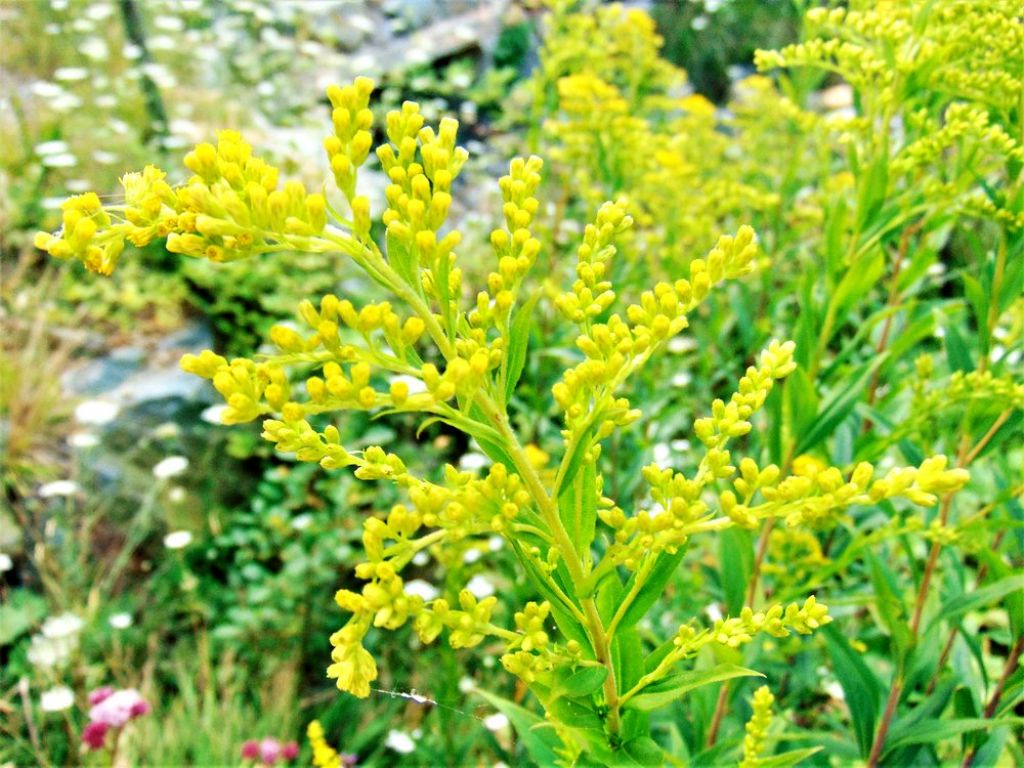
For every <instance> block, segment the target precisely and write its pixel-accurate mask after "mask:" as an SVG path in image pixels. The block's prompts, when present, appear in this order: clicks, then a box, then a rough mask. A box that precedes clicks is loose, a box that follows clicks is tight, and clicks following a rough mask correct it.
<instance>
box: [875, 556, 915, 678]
mask: <svg viewBox="0 0 1024 768" xmlns="http://www.w3.org/2000/svg"><path fill="white" fill-rule="evenodd" d="M865 557H866V559H867V561H868V565H869V567H870V568H871V584H872V586H873V587H874V588H875V606H876V607H877V608H878V615H879V616H880V617H881V619H882V623H883V624H884V625H885V628H886V629H888V630H889V634H890V636H891V637H892V640H893V644H894V645H895V647H896V657H897V665H898V666H902V664H903V662H904V660H905V658H906V652H907V650H908V649H909V647H910V644H911V640H912V636H911V632H910V626H909V625H908V624H907V622H906V620H905V613H906V610H905V606H904V604H903V598H902V596H901V595H900V593H899V591H898V589H897V586H896V577H895V576H894V575H893V573H892V571H890V570H889V569H888V568H887V567H886V566H885V564H884V563H882V561H881V560H879V559H878V558H877V557H875V555H874V554H873V553H872V552H870V551H869V552H867V553H866V555H865Z"/></svg>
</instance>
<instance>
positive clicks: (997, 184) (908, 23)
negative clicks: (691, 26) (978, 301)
mask: <svg viewBox="0 0 1024 768" xmlns="http://www.w3.org/2000/svg"><path fill="white" fill-rule="evenodd" d="M1019 22H1020V8H1019V4H1017V3H1014V2H1012V0H980V1H979V2H972V3H966V4H957V5H953V6H950V5H943V4H940V5H936V4H934V3H930V2H925V1H924V0H913V1H912V2H881V3H851V4H850V8H833V9H827V8H820V7H819V8H812V9H811V10H809V11H808V12H807V14H806V16H805V25H806V33H807V37H808V39H806V40H804V41H803V42H799V43H795V44H793V45H789V46H786V47H784V48H782V49H781V50H779V51H758V52H757V54H756V56H755V63H756V64H757V66H758V67H759V68H760V69H762V70H766V69H772V68H776V67H813V68H816V69H820V70H823V71H827V72H830V73H836V74H838V75H840V76H841V77H842V78H843V79H844V80H846V81H847V82H848V83H849V84H850V85H851V86H853V88H854V89H855V91H856V92H857V97H856V103H857V106H858V115H857V117H856V118H853V119H847V120H840V121H833V127H835V128H837V129H839V130H840V131H841V134H840V140H841V141H842V142H843V143H845V144H847V145H848V148H847V151H848V153H849V155H850V157H851V159H850V161H849V162H850V165H851V167H853V168H858V169H862V170H861V171H860V176H861V183H862V185H863V191H862V192H861V195H860V199H861V201H862V202H863V201H864V200H870V196H873V195H876V194H878V192H879V191H880V192H886V191H888V192H889V193H890V194H900V195H902V196H904V197H905V198H906V200H905V202H903V203H902V204H901V205H902V206H903V207H905V208H907V209H908V210H909V209H911V208H912V207H915V206H916V207H917V208H919V209H920V208H921V200H920V193H922V192H923V194H924V198H925V200H927V201H928V202H929V203H930V206H929V208H928V209H927V210H926V211H925V213H927V214H928V215H934V216H936V217H938V218H940V219H941V220H943V221H945V220H947V219H948V216H949V211H950V209H951V208H952V209H954V210H955V211H957V212H959V213H966V214H968V215H972V216H977V217H980V218H985V219H992V220H995V221H997V222H998V223H999V224H1000V225H1002V226H1005V227H1008V228H1011V229H1019V228H1021V227H1024V210H1022V209H1021V205H1020V188H1021V183H1022V180H1021V178H1020V174H1019V173H1017V172H1016V171H1015V170H1014V168H1016V167H1017V166H1019V164H1020V162H1021V157H1022V152H1024V147H1022V146H1021V144H1020V135H1021V133H1020V127H1021V119H1022V118H1021V113H1020V106H1019V101H1020V93H1021V91H1022V90H1024V73H1022V72H1021V69H1020V67H1019V66H1017V65H1016V64H1015V63H1014V62H1019V60H1020V50H1021V49H1022V47H1024V32H1022V31H1021V25H1020V23H1019ZM880 125H881V126H885V127H884V128H882V129H880ZM897 127H898V130H895V129H896V128H897ZM881 170H884V171H885V174H886V177H887V178H886V181H887V183H886V184H885V186H884V187H881V186H880V185H879V184H878V182H879V179H880V178H882V177H881V176H880V172H881ZM980 179H981V180H984V183H979V180H980ZM876 188H877V189H876Z"/></svg>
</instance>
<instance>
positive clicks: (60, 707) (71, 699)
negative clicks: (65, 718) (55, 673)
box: [39, 685, 75, 712]
mask: <svg viewBox="0 0 1024 768" xmlns="http://www.w3.org/2000/svg"><path fill="white" fill-rule="evenodd" d="M74 704H75V694H74V692H73V691H72V690H71V689H70V688H68V687H67V686H66V685H58V686H55V687H53V688H51V689H50V690H48V691H43V693H42V695H40V697H39V708H40V709H41V710H43V712H63V711H64V710H65V709H71V707H72V706H74Z"/></svg>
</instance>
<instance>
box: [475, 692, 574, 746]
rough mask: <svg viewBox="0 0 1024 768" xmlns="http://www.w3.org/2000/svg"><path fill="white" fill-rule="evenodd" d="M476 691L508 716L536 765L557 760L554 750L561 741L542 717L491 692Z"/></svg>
mask: <svg viewBox="0 0 1024 768" xmlns="http://www.w3.org/2000/svg"><path fill="white" fill-rule="evenodd" d="M476 693H477V694H478V695H479V696H482V697H483V698H484V699H486V700H487V702H488V703H489V704H491V705H492V706H493V707H494V708H495V709H497V710H498V711H499V712H501V714H503V715H505V717H507V718H508V721H509V722H510V723H512V727H513V728H515V730H516V733H517V734H518V735H519V740H520V741H521V742H522V744H523V747H525V748H526V751H527V752H528V753H529V754H530V757H532V758H533V760H534V762H536V763H537V764H538V765H554V764H555V763H556V762H557V761H558V755H557V752H556V750H558V749H559V748H560V747H561V742H560V741H559V739H558V736H557V734H555V732H554V731H553V730H551V728H550V726H549V725H548V724H547V723H546V722H545V721H544V719H543V718H541V717H538V716H537V715H535V714H533V712H530V711H529V710H527V709H524V708H523V707H520V706H519V705H518V704H515V703H513V702H511V701H509V700H508V699H504V698H502V697H501V696H496V695H494V694H493V693H488V692H487V691H482V690H479V689H478V690H477V691H476Z"/></svg>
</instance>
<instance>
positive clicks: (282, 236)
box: [35, 131, 327, 275]
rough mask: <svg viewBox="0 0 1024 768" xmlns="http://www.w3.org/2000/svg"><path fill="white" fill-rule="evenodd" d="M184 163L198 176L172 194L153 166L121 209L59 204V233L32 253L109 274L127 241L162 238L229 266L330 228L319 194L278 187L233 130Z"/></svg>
mask: <svg viewBox="0 0 1024 768" xmlns="http://www.w3.org/2000/svg"><path fill="white" fill-rule="evenodd" d="M185 165H186V166H187V167H188V168H189V170H191V171H192V172H193V173H194V174H195V176H193V177H192V178H191V179H189V180H188V182H186V183H185V184H184V185H182V186H180V187H177V188H172V187H171V186H170V185H168V184H167V182H166V181H164V178H165V174H164V172H163V171H161V170H159V169H157V168H155V167H154V166H147V167H146V169H145V170H144V171H143V172H142V173H129V174H126V175H125V176H124V177H123V178H122V179H121V185H122V186H123V187H124V191H125V201H124V204H122V205H111V206H103V205H102V204H101V203H100V200H99V198H98V197H97V196H96V195H95V194H93V193H88V194H85V195H80V196H79V197H75V198H71V199H70V200H68V201H67V202H66V203H64V206H63V209H64V214H63V220H64V222H63V228H62V230H61V232H60V233H59V234H57V235H51V234H48V233H45V232H40V233H38V234H37V235H36V239H35V244H36V247H37V248H40V249H42V250H45V251H46V252H48V253H49V254H50V255H52V256H56V257H58V258H69V257H73V258H77V259H79V260H81V261H82V262H83V263H84V264H85V266H86V267H87V268H88V269H89V270H91V271H93V272H98V273H100V274H104V275H109V274H110V273H111V272H113V270H114V268H115V266H116V265H117V260H118V258H119V257H120V255H121V253H122V251H123V250H124V245H125V242H126V241H128V242H131V243H132V244H133V245H136V246H140V247H141V246H144V245H147V244H148V243H150V242H152V241H153V239H154V238H156V237H166V238H167V250H169V251H171V252H172V253H181V254H185V255H187V256H192V257H196V258H206V259H209V260H211V261H232V260H235V259H242V258H246V257H248V256H251V255H254V254H258V253H265V252H269V251H273V250H281V249H282V248H289V247H296V248H299V249H303V248H310V247H311V245H312V242H311V238H313V237H315V236H317V235H319V234H321V233H322V232H323V231H324V228H325V227H326V226H327V201H326V200H325V199H324V196H323V195H321V194H308V193H307V192H306V190H305V188H304V187H303V186H302V184H301V183H299V182H297V181H291V182H288V183H287V184H285V185H284V187H283V188H282V189H278V188H277V186H278V171H277V169H276V168H274V167H273V166H270V165H268V164H267V163H266V162H264V161H263V160H261V159H259V158H257V157H254V156H253V154H252V147H251V146H250V145H249V144H247V143H246V142H245V141H243V140H242V137H241V136H240V135H239V134H238V133H237V132H235V131H221V133H220V134H219V136H218V142H217V146H216V147H215V146H213V145H212V144H200V145H198V146H197V147H196V148H195V149H194V150H193V151H192V152H190V153H189V154H188V155H186V157H185ZM312 250H326V249H323V248H316V247H313V248H312Z"/></svg>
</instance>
